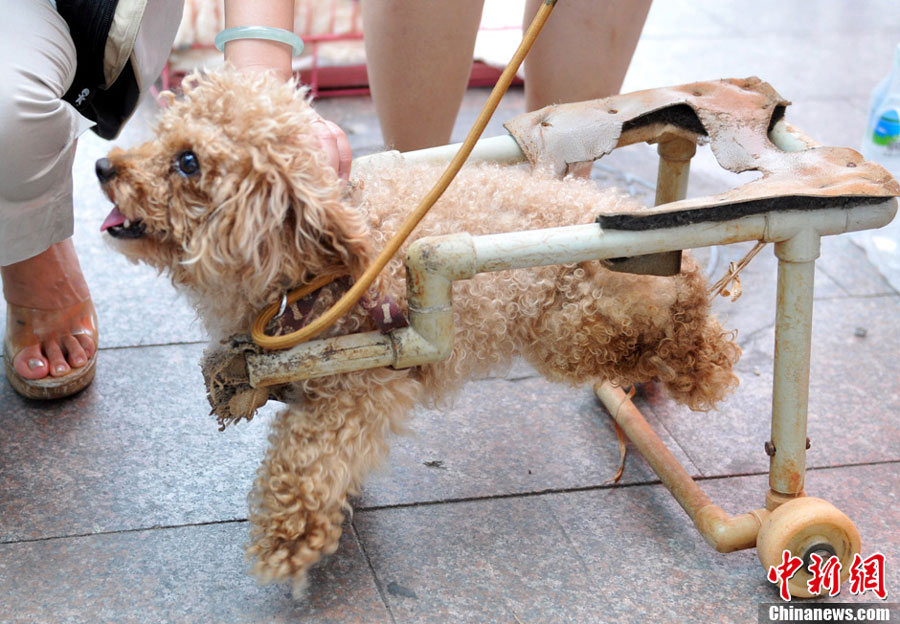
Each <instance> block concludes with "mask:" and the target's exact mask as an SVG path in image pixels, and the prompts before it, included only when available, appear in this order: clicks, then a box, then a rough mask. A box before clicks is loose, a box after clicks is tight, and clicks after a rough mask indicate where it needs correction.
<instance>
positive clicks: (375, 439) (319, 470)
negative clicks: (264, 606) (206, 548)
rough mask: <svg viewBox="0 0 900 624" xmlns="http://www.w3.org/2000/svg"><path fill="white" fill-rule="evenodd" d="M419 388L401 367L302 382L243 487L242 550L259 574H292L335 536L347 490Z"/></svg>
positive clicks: (378, 455) (298, 587) (326, 549)
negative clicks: (245, 524) (246, 497)
mask: <svg viewBox="0 0 900 624" xmlns="http://www.w3.org/2000/svg"><path fill="white" fill-rule="evenodd" d="M419 392H420V387H419V383H418V382H417V381H415V380H413V379H412V378H411V376H410V375H409V372H408V371H394V370H391V369H374V370H371V371H364V372H360V373H353V374H347V375H341V376H335V377H329V378H323V379H317V380H312V381H309V382H306V384H305V385H304V400H303V402H302V403H299V404H297V405H291V406H290V407H288V408H287V409H286V410H284V411H283V412H281V413H280V414H279V415H278V417H277V420H276V422H275V424H274V425H273V431H272V434H271V436H270V442H271V446H270V448H269V451H268V453H267V456H266V459H265V461H264V462H263V465H262V466H261V467H260V469H259V472H258V475H257V480H256V484H255V487H254V490H253V492H252V493H251V495H250V502H251V505H250V520H251V523H252V528H251V543H250V544H249V546H248V547H247V556H248V557H249V558H251V559H254V560H255V562H254V566H253V572H254V574H255V575H257V576H258V577H259V578H260V579H261V580H262V581H285V580H290V581H292V582H293V587H294V593H295V596H298V597H299V595H301V594H302V592H303V589H304V586H305V579H306V572H307V570H308V568H309V566H310V565H312V564H313V563H315V562H316V561H318V560H319V559H320V557H321V556H322V555H323V554H331V553H333V552H334V551H335V550H336V549H337V546H338V540H339V538H340V536H341V532H342V528H341V525H342V523H343V521H344V511H345V510H349V509H350V506H349V504H348V503H347V496H348V495H355V494H358V493H359V487H360V485H361V483H362V481H363V479H364V477H365V475H366V474H367V473H368V472H369V471H370V470H371V469H372V468H373V467H374V466H375V465H376V464H377V463H378V462H379V461H380V460H381V459H382V458H383V457H384V455H385V453H386V451H387V441H386V438H387V434H388V433H389V432H390V431H392V430H393V431H397V430H399V429H401V428H402V425H403V421H404V420H405V417H406V414H407V413H408V412H409V410H410V408H411V407H412V405H413V403H414V402H415V400H416V399H417V398H418V395H419Z"/></svg>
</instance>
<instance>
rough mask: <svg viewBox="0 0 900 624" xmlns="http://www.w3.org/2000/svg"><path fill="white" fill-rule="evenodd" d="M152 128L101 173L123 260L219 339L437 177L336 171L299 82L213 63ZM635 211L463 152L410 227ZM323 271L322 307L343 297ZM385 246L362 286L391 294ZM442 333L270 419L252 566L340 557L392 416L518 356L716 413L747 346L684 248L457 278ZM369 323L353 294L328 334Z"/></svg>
mask: <svg viewBox="0 0 900 624" xmlns="http://www.w3.org/2000/svg"><path fill="white" fill-rule="evenodd" d="M183 90H184V96H183V97H182V98H180V99H179V100H178V101H176V102H173V103H172V104H171V105H170V106H169V107H168V108H166V109H165V110H164V111H163V112H162V114H161V118H160V120H159V124H158V128H157V131H156V138H154V139H153V140H152V141H150V142H148V143H146V144H144V145H141V146H139V147H136V148H134V149H131V150H128V151H123V150H120V149H114V150H113V151H112V152H110V154H109V157H108V160H104V161H103V163H102V166H101V165H100V163H99V162H98V175H99V176H100V178H101V182H102V186H103V188H104V190H105V192H106V194H107V195H108V196H109V198H110V200H111V201H112V202H113V203H114V204H115V208H114V209H113V212H112V213H111V215H110V218H109V219H107V223H106V227H107V228H108V229H107V231H108V233H109V234H110V235H112V237H113V238H114V239H115V246H116V248H117V249H118V250H119V251H121V252H122V253H124V254H125V255H126V256H128V257H129V258H131V259H133V260H136V261H141V262H145V263H147V264H150V265H152V266H154V267H156V268H157V269H159V270H161V271H164V272H167V273H168V274H169V275H170V276H171V279H172V281H173V283H174V284H175V285H176V286H177V287H178V288H179V289H181V290H184V291H186V292H187V293H188V296H189V297H190V299H191V301H192V302H193V303H194V305H195V306H196V308H197V310H198V312H199V314H200V317H201V318H202V319H203V321H204V323H205V325H206V327H207V329H208V331H209V333H210V335H211V337H212V340H213V342H214V343H215V342H217V341H219V340H221V339H222V338H225V337H228V336H231V335H233V334H246V333H248V332H249V328H250V326H251V324H252V322H253V320H254V318H255V317H256V315H257V314H258V313H259V311H260V310H261V309H262V308H264V307H265V306H267V305H269V304H271V303H272V302H274V301H278V300H279V299H280V297H281V295H282V293H284V292H285V291H286V290H290V289H294V288H296V287H298V286H300V285H302V284H305V283H307V282H309V281H311V280H312V279H313V278H315V277H316V276H319V275H323V274H325V273H345V274H347V275H349V276H350V279H353V278H356V277H358V276H359V275H361V273H362V272H363V271H364V270H365V268H366V267H367V266H368V264H369V263H370V261H371V260H372V259H373V257H374V256H375V254H376V253H377V252H378V251H379V250H380V249H381V248H382V246H383V245H384V244H385V241H387V240H388V238H389V237H390V236H391V235H392V234H393V233H394V232H395V231H396V229H397V228H398V226H399V224H400V222H401V221H402V220H403V218H404V217H405V216H406V214H407V213H408V212H409V211H410V210H411V209H412V208H413V207H414V206H415V205H416V203H417V202H418V200H419V199H420V198H421V197H422V196H423V195H424V194H425V193H426V191H427V190H428V189H429V188H430V186H431V184H432V183H433V181H434V180H435V179H436V178H437V177H438V175H439V174H440V170H439V169H437V168H433V167H424V166H423V167H415V168H411V167H405V168H404V167H393V168H385V169H383V170H379V171H377V172H376V173H371V174H366V175H364V176H363V177H361V178H360V179H358V180H354V181H353V182H352V183H347V182H343V181H341V180H340V179H339V178H338V176H337V174H336V173H335V172H334V171H333V170H332V169H331V168H330V167H329V166H328V165H327V164H326V160H325V157H324V154H322V153H321V151H320V149H321V148H320V147H319V143H318V140H317V138H316V135H315V134H314V132H313V129H312V124H313V121H314V119H316V114H315V113H314V111H313V109H312V108H311V106H310V104H309V101H308V97H307V95H306V94H305V93H304V92H303V91H302V90H300V89H298V88H297V86H296V85H295V84H284V83H283V82H281V81H279V80H277V79H276V78H275V77H273V76H268V75H264V74H258V75H249V74H237V73H235V72H232V71H229V70H222V71H218V72H213V73H209V74H205V75H202V76H199V75H195V76H191V77H189V78H188V79H187V80H186V81H185V83H184V85H183ZM632 208H633V209H639V206H637V205H636V202H635V201H634V200H633V199H630V198H628V197H625V196H621V195H617V194H615V193H613V192H611V191H608V190H601V189H599V188H597V187H596V186H595V185H594V184H593V183H591V182H590V181H584V180H580V179H572V178H566V179H564V180H558V179H555V178H553V177H550V176H549V175H543V174H542V173H541V172H539V171H528V170H526V169H525V168H524V167H500V166H496V165H477V166H475V165H473V166H469V167H465V168H464V169H463V170H462V172H461V173H460V174H459V176H458V177H457V179H456V180H455V181H454V182H453V184H452V185H451V186H450V188H449V189H448V190H447V192H446V193H445V195H444V196H443V197H442V198H441V199H440V200H439V201H438V203H437V204H436V206H435V207H434V209H433V210H432V212H431V213H430V214H429V215H428V216H427V217H426V218H425V220H424V221H423V222H422V224H421V225H420V226H419V227H418V229H417V230H416V231H415V233H414V235H413V237H412V238H418V237H422V236H431V235H440V234H448V233H455V232H470V233H472V234H486V233H497V232H507V231H517V230H530V229H538V228H547V227H555V226H563V225H574V224H579V223H591V222H593V221H594V220H595V218H596V216H597V214H598V212H600V211H601V210H620V211H621V210H623V209H632ZM343 288H345V286H341V285H340V284H339V283H333V284H332V285H330V286H326V287H325V288H324V289H323V291H322V293H321V294H320V296H319V298H318V300H317V303H316V306H317V307H323V308H324V307H327V305H329V304H330V303H331V302H333V301H334V300H336V298H337V297H338V296H339V295H340V294H341V292H342V289H343ZM405 291H406V286H405V274H404V267H403V264H402V261H401V260H399V259H394V260H393V261H392V262H391V263H390V264H389V266H388V267H387V268H386V270H385V271H384V272H383V273H382V275H381V276H380V277H379V279H378V280H377V281H376V283H375V284H374V286H373V289H372V290H371V291H370V295H372V294H373V293H374V296H376V297H383V296H390V297H392V298H393V299H394V300H395V301H396V302H397V303H398V304H399V305H400V307H401V309H403V310H404V311H405V310H406V302H405ZM453 302H454V304H453V305H454V322H455V336H454V347H453V352H452V355H451V356H450V357H449V358H448V359H447V360H445V361H442V362H438V363H435V364H429V365H423V366H418V367H415V368H411V369H405V370H395V369H392V368H379V369H371V370H364V371H359V372H352V373H346V374H341V375H334V376H329V377H323V378H318V379H311V380H307V381H302V382H297V383H295V384H293V387H292V388H291V391H292V397H293V398H292V399H291V401H290V402H289V404H288V406H287V407H286V408H285V409H284V410H283V411H281V412H280V413H279V414H278V416H277V417H276V420H275V422H274V424H273V431H272V435H271V437H270V440H271V446H270V448H269V449H268V452H267V455H266V457H265V460H264V462H263V464H262V466H261V467H260V469H259V471H258V477H257V479H256V482H255V486H254V490H253V492H252V494H251V496H250V501H251V503H250V505H251V509H250V519H251V522H252V528H251V541H250V543H249V545H248V546H247V554H248V556H249V557H250V558H251V560H252V561H253V562H254V565H253V571H254V573H255V574H256V575H257V576H258V577H259V578H261V579H263V580H278V581H291V582H293V583H294V588H295V590H297V591H300V590H302V587H303V584H304V579H305V576H306V572H307V570H308V569H309V567H310V566H311V565H312V564H314V563H315V562H316V561H318V560H319V559H320V558H321V556H322V555H323V554H330V553H333V552H334V550H335V549H336V548H337V545H338V538H339V537H340V535H341V531H342V524H343V521H344V516H345V513H346V512H348V511H349V510H350V505H349V503H348V496H353V495H357V494H358V493H359V491H360V486H361V484H362V483H363V480H364V478H365V476H366V474H367V473H369V472H370V471H371V470H372V469H373V468H374V467H375V466H376V465H377V464H379V462H381V461H382V459H383V458H384V457H385V455H386V453H387V438H388V434H389V432H395V433H396V432H400V431H402V430H404V426H405V423H406V422H407V419H408V415H409V413H410V411H411V409H412V408H413V406H415V405H416V404H420V403H423V402H424V403H426V404H433V403H434V402H435V401H437V400H438V399H440V398H441V397H446V396H448V395H449V394H451V393H452V392H454V391H456V390H457V389H459V388H460V386H461V385H462V384H463V382H465V381H466V380H469V379H471V378H474V377H478V376H483V375H485V374H487V373H489V372H490V371H492V370H495V369H498V368H501V367H505V366H508V365H509V364H510V362H511V360H512V358H513V357H515V356H522V357H524V358H525V359H526V360H527V361H528V362H530V363H531V364H532V365H533V366H534V367H535V368H536V369H537V370H538V371H540V372H541V373H542V374H543V375H545V376H547V377H548V378H550V379H553V380H559V381H564V382H568V383H570V384H585V383H589V382H596V381H604V380H608V381H610V382H612V383H615V384H626V385H630V384H635V383H640V382H648V381H651V380H659V381H660V382H661V383H662V384H663V385H664V386H665V387H666V388H667V389H668V392H669V393H670V394H671V396H672V397H673V398H674V399H675V400H677V401H680V402H682V403H685V404H687V405H689V406H690V407H691V408H694V409H701V410H702V409H709V408H711V407H712V406H713V405H714V404H715V403H716V402H718V401H719V400H720V399H722V398H723V397H724V396H725V395H726V394H727V393H728V392H729V391H730V390H732V389H733V388H734V387H735V386H736V385H737V377H736V376H735V375H734V374H733V373H732V367H733V365H734V364H735V362H736V361H737V358H738V356H739V354H740V350H739V348H738V347H737V345H736V344H735V343H734V336H733V334H732V333H731V332H726V331H724V330H723V329H722V328H721V327H720V325H719V323H718V322H717V321H716V320H715V319H714V318H713V317H711V316H710V314H709V306H708V303H707V284H706V281H705V279H704V277H703V275H702V274H701V272H700V271H699V270H698V267H697V265H696V263H695V262H694V261H693V260H692V259H691V258H690V257H689V256H687V255H686V256H685V259H684V262H683V265H682V270H681V273H680V274H678V275H676V276H674V277H653V276H641V275H626V274H622V273H616V272H612V271H609V270H607V269H606V268H604V266H603V265H602V264H601V262H599V261H593V262H583V263H580V264H569V265H560V266H548V267H540V268H535V269H529V270H516V271H500V272H496V273H490V274H480V275H478V276H476V277H475V278H474V279H470V280H466V281H462V282H457V283H455V284H454V287H453ZM374 329H376V325H375V322H374V321H373V320H372V318H371V317H370V316H369V315H368V314H366V312H365V311H364V310H363V309H362V308H361V307H359V306H358V307H357V309H355V310H354V311H352V312H351V313H349V314H347V315H346V316H345V317H344V318H342V319H341V320H340V321H339V322H338V323H337V324H335V325H334V326H333V327H331V328H330V329H329V330H328V331H327V332H326V333H325V334H324V335H323V336H335V335H342V334H348V333H352V332H358V331H370V330H374Z"/></svg>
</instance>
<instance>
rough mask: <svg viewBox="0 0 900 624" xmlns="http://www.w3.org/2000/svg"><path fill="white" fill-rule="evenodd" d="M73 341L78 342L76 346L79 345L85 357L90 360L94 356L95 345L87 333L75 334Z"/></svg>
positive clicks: (92, 338)
mask: <svg viewBox="0 0 900 624" xmlns="http://www.w3.org/2000/svg"><path fill="white" fill-rule="evenodd" d="M75 339H76V340H77V341H78V344H80V345H81V348H82V350H83V351H84V355H85V357H86V358H88V359H90V357H91V356H92V355H94V351H96V350H97V343H96V342H95V341H94V337H93V336H92V335H91V334H88V333H83V334H81V333H79V334H75Z"/></svg>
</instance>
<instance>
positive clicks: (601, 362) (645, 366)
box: [517, 260, 740, 409]
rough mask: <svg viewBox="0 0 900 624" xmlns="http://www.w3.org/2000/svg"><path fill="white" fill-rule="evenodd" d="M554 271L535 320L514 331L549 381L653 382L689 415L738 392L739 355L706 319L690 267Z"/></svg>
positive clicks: (590, 266) (592, 265) (593, 266)
mask: <svg viewBox="0 0 900 624" xmlns="http://www.w3.org/2000/svg"><path fill="white" fill-rule="evenodd" d="M557 270H558V274H557V275H556V276H555V279H554V280H552V281H549V280H547V279H545V280H544V282H543V283H544V284H545V287H544V289H543V297H544V301H543V309H542V311H541V313H540V314H539V315H538V316H537V317H536V318H535V319H532V320H530V321H529V322H528V323H525V324H520V326H519V327H517V335H518V342H519V344H521V345H522V346H521V350H522V353H523V355H524V356H525V358H526V359H528V360H529V361H530V362H531V363H532V364H533V365H534V366H535V367H536V368H537V369H538V370H539V371H540V372H541V373H542V374H544V375H545V376H547V377H548V378H550V379H555V380H560V381H567V382H569V383H573V384H581V383H587V382H592V381H605V380H609V381H613V382H616V383H622V384H633V383H642V382H648V381H651V380H654V379H658V380H660V381H661V382H663V384H664V385H665V387H666V389H667V390H668V391H669V393H670V394H671V395H672V396H673V397H674V398H675V399H676V400H678V401H680V402H682V403H685V404H687V405H688V406H690V407H691V408H693V409H709V408H711V407H712V406H713V405H714V404H715V403H716V402H717V401H719V400H721V399H722V398H723V397H724V396H725V395H726V394H727V393H728V392H729V391H730V390H732V389H733V388H734V387H735V386H736V385H737V377H736V376H735V375H734V373H733V372H732V367H733V366H734V364H735V362H736V361H737V359H738V357H739V355H740V348H739V347H738V346H737V345H736V344H735V343H734V339H733V338H734V337H733V335H732V334H731V333H730V332H725V331H724V330H723V329H722V328H721V327H720V326H719V323H718V322H717V321H716V320H715V319H714V318H713V317H711V316H710V315H709V306H708V303H707V293H706V282H705V280H704V279H703V277H702V275H700V274H699V272H698V270H697V267H696V265H695V263H694V262H693V261H692V260H686V263H685V265H684V267H683V271H682V273H681V274H679V275H677V276H674V277H652V276H636V275H625V274H620V273H614V272H612V271H608V270H606V269H605V268H603V267H601V266H600V264H599V263H597V262H586V263H582V264H579V265H577V266H576V265H568V266H566V267H560V268H559V269H557ZM545 277H546V276H545ZM547 284H552V286H550V287H548V286H547Z"/></svg>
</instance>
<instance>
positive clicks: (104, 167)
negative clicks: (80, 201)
mask: <svg viewBox="0 0 900 624" xmlns="http://www.w3.org/2000/svg"><path fill="white" fill-rule="evenodd" d="M94 171H96V172H97V177H98V178H99V179H100V181H101V182H109V181H110V180H112V179H113V178H114V177H116V168H115V167H114V166H113V164H112V162H111V161H110V160H109V158H101V159H99V160H98V161H97V164H96V165H94Z"/></svg>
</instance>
